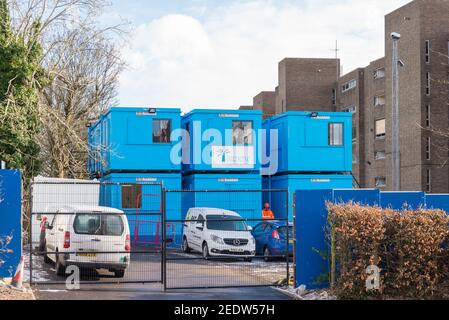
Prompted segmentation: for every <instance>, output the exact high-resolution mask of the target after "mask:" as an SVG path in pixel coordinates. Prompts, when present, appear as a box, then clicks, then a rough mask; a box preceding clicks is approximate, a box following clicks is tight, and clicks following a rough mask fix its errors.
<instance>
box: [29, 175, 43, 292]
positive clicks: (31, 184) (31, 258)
mask: <svg viewBox="0 0 449 320" xmlns="http://www.w3.org/2000/svg"><path fill="white" fill-rule="evenodd" d="M29 192H30V194H29V197H30V202H29V205H30V226H29V228H30V239H29V240H28V241H29V242H30V244H29V250H30V253H29V254H30V257H29V261H30V286H31V285H33V182H31V183H30V187H29ZM45 251H47V249H46V248H45Z"/></svg>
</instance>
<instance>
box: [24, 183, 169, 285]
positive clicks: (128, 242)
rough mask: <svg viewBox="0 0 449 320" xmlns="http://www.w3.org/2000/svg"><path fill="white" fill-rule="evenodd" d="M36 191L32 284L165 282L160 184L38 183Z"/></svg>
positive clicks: (33, 191)
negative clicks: (70, 280)
mask: <svg viewBox="0 0 449 320" xmlns="http://www.w3.org/2000/svg"><path fill="white" fill-rule="evenodd" d="M31 195H32V196H31V206H30V207H31V221H32V228H31V232H30V233H31V235H30V239H31V241H30V246H29V251H30V256H29V262H28V263H29V269H30V275H29V276H30V282H31V283H32V284H63V283H66V281H67V277H68V276H70V275H79V279H78V280H79V281H80V283H84V284H87V283H151V282H161V280H162V274H161V273H162V266H161V263H162V252H161V247H162V245H161V244H162V227H161V223H162V210H161V209H162V186H161V185H160V184H151V183H138V184H126V183H100V182H85V183H84V182H82V183H81V182H80V183H67V182H61V183H57V182H45V183H40V182H35V183H33V185H32V187H31ZM112 208H119V209H112ZM74 272H76V273H74Z"/></svg>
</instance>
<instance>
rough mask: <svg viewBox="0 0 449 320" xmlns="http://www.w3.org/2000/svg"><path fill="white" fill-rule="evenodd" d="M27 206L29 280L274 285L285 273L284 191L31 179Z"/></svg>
mask: <svg viewBox="0 0 449 320" xmlns="http://www.w3.org/2000/svg"><path fill="white" fill-rule="evenodd" d="M266 202H269V203H270V204H271V205H272V206H271V210H273V212H272V213H273V215H274V216H273V217H272V218H270V217H268V218H267V216H264V215H263V213H262V208H263V204H264V203H266ZM30 208H31V221H32V228H31V232H30V239H31V241H30V246H29V252H30V256H29V259H28V264H29V269H30V273H29V276H30V282H31V284H47V285H51V284H67V279H68V278H70V277H71V276H77V275H79V279H77V280H79V283H80V284H96V283H99V284H126V283H163V284H164V288H165V289H189V288H222V287H247V286H248V287H251V286H274V285H280V284H284V283H285V280H286V279H288V278H289V276H290V274H291V273H292V272H293V271H292V270H291V267H292V264H291V261H290V256H292V255H293V230H292V225H291V223H290V222H289V220H288V192H287V191H286V190H265V191H263V190H246V191H240V190H232V191H222V190H221V191H211V190H209V191H178V190H173V191H167V190H164V189H163V188H162V185H160V184H152V183H132V184H127V183H100V182H86V183H81V182H80V183H66V182H60V183H58V182H42V183H41V182H35V183H33V184H32V187H31V203H30ZM113 208H116V209H113ZM72 279H73V278H72Z"/></svg>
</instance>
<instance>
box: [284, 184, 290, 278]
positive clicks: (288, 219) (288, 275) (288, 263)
mask: <svg viewBox="0 0 449 320" xmlns="http://www.w3.org/2000/svg"><path fill="white" fill-rule="evenodd" d="M285 194H286V196H287V287H288V286H290V250H289V249H288V248H289V246H290V236H289V233H290V225H289V222H290V215H289V197H288V196H289V191H286V192H285Z"/></svg>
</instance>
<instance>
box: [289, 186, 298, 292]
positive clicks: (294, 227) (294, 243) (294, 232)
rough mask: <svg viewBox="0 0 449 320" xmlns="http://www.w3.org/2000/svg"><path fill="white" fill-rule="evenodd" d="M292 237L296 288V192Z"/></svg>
mask: <svg viewBox="0 0 449 320" xmlns="http://www.w3.org/2000/svg"><path fill="white" fill-rule="evenodd" d="M293 237H294V238H293V281H294V284H293V287H294V288H296V241H297V240H298V236H297V233H296V192H294V193H293ZM289 245H290V244H289Z"/></svg>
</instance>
